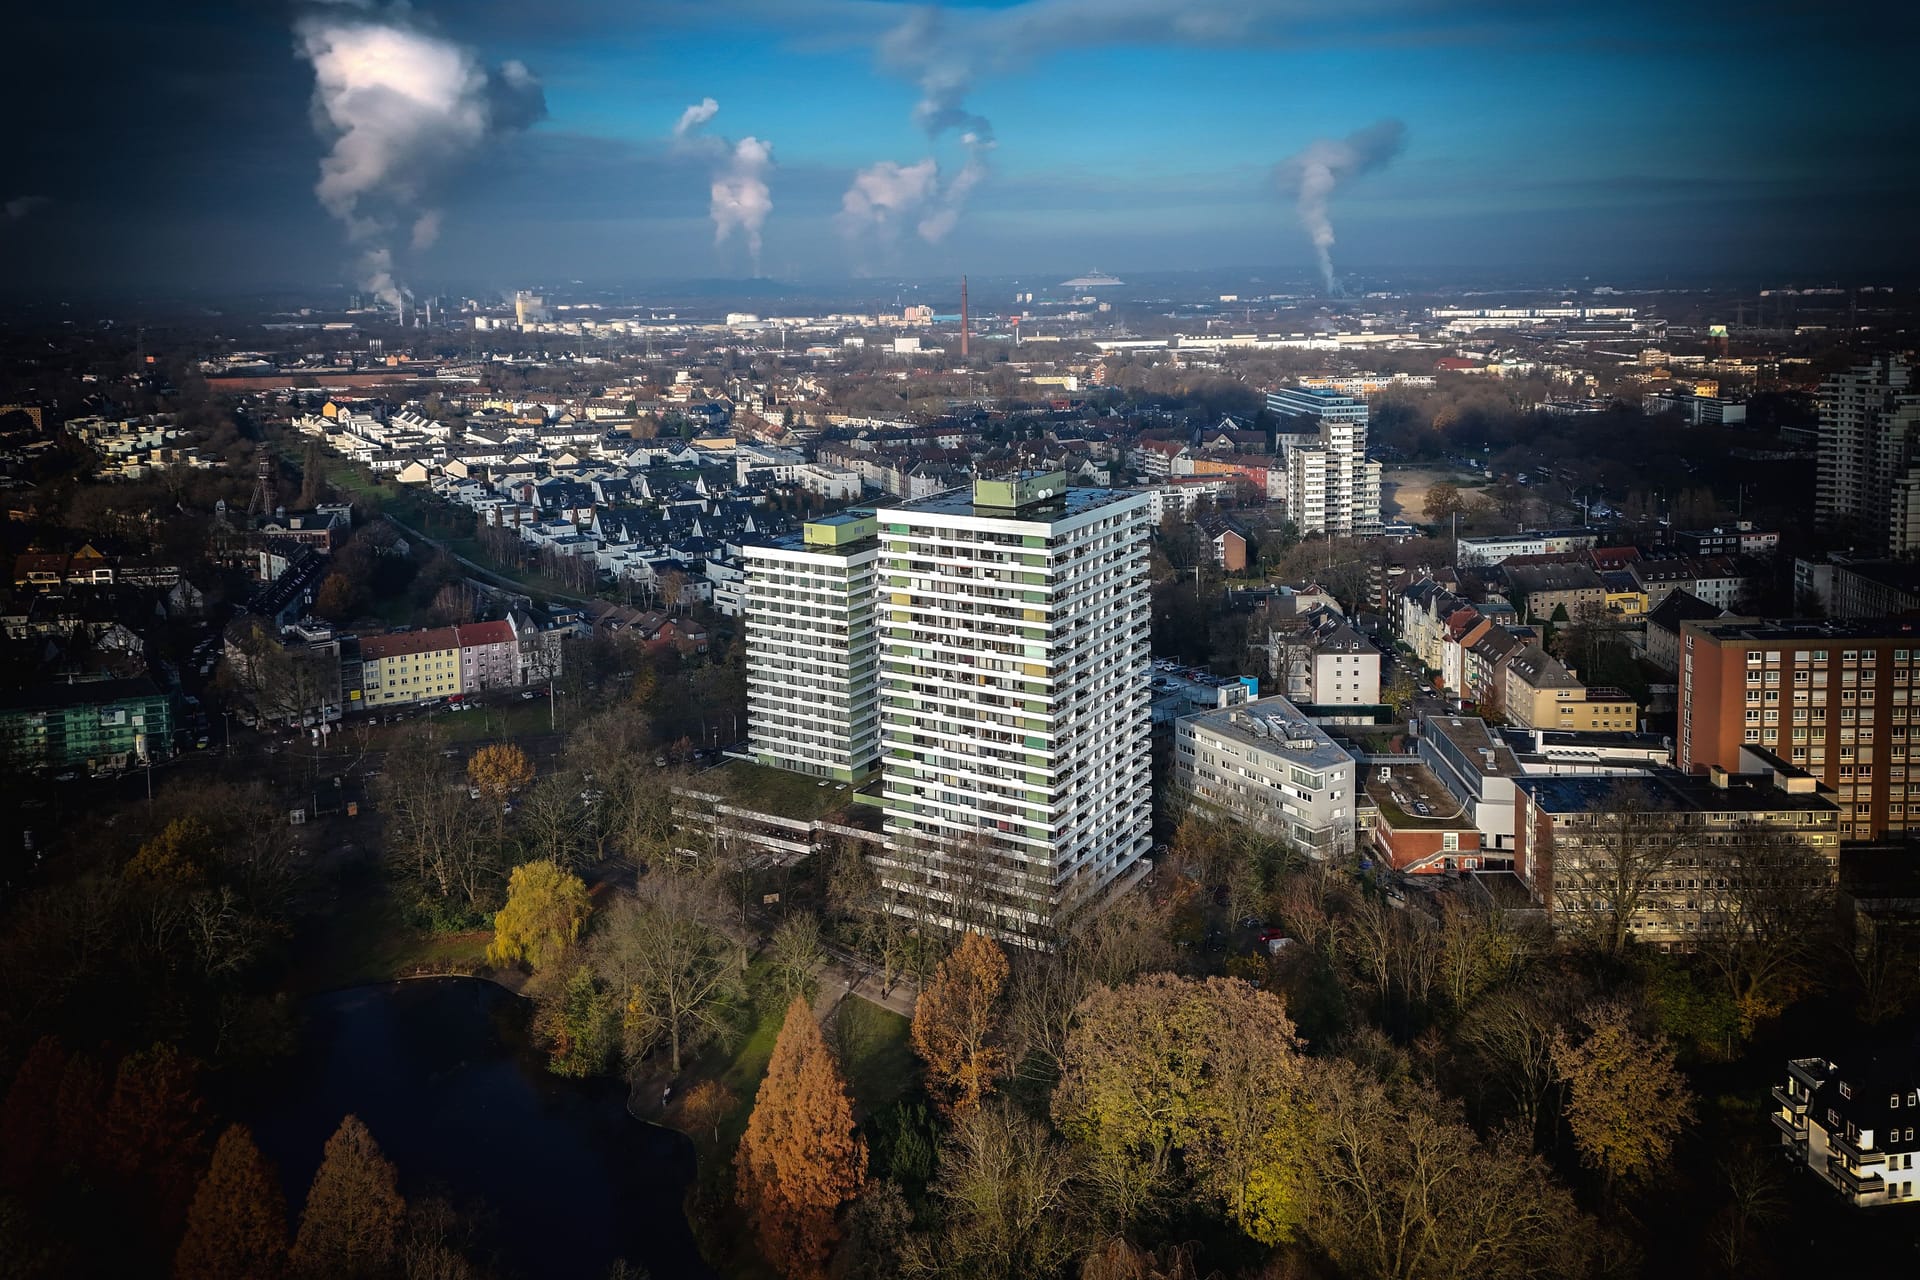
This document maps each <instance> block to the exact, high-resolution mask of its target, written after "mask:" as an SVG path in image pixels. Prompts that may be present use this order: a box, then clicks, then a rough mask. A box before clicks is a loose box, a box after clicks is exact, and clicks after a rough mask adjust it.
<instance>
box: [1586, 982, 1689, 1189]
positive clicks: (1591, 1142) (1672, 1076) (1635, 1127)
mask: <svg viewBox="0 0 1920 1280" xmlns="http://www.w3.org/2000/svg"><path fill="white" fill-rule="evenodd" d="M1580 1020H1581V1022H1583V1023H1585V1024H1586V1034H1585V1035H1583V1036H1580V1037H1578V1038H1575V1037H1573V1036H1569V1035H1568V1034H1567V1033H1566V1031H1565V1030H1564V1029H1561V1030H1558V1031H1555V1032H1554V1035H1553V1070H1554V1074H1556V1075H1557V1076H1559V1077H1560V1079H1561V1080H1562V1081H1563V1082H1564V1083H1565V1084H1566V1086H1567V1107H1566V1115H1567V1128H1568V1129H1570V1130H1572V1132H1573V1140H1574V1143H1575V1145H1577V1146H1578V1147H1579V1148H1580V1159H1581V1160H1582V1161H1583V1162H1585V1163H1586V1164H1587V1165H1588V1166H1589V1167H1591V1168H1595V1169H1598V1170H1600V1174H1601V1177H1602V1178H1603V1179H1604V1181H1605V1185H1606V1190H1607V1192H1608V1194H1611V1193H1612V1192H1613V1189H1614V1187H1615V1185H1616V1184H1618V1183H1623V1182H1624V1183H1644V1182H1647V1181H1649V1180H1651V1179H1652V1178H1653V1177H1654V1175H1655V1174H1657V1173H1659V1172H1660V1171H1661V1170H1662V1169H1663V1168H1665V1167H1666V1164H1667V1160H1668V1157H1670V1156H1671V1155H1672V1154H1673V1142H1674V1139H1675V1138H1677V1137H1679V1136H1680V1133H1681V1131H1682V1130H1683V1129H1685V1128H1686V1127H1687V1125H1688V1124H1689V1123H1691V1122H1692V1120H1693V1091H1692V1090H1690V1089H1688V1088H1687V1082H1686V1077H1684V1076H1682V1075H1681V1074H1680V1068H1679V1067H1677V1066H1676V1065H1674V1058H1673V1050H1672V1049H1671V1048H1670V1047H1668V1045H1667V1041H1666V1037H1664V1036H1657V1035H1656V1036H1644V1035H1642V1034H1640V1032H1639V1031H1638V1030H1636V1029H1635V1027H1634V1017H1633V1010H1632V1009H1631V1008H1629V1007H1628V1006H1627V1005H1626V1004H1625V1003H1623V1002H1621V1001H1619V1000H1604V1001H1601V1002H1600V1003H1598V1004H1596V1005H1594V1006H1592V1007H1591V1008H1589V1009H1588V1010H1587V1011H1586V1012H1585V1013H1584V1014H1582V1015H1581V1017H1580Z"/></svg>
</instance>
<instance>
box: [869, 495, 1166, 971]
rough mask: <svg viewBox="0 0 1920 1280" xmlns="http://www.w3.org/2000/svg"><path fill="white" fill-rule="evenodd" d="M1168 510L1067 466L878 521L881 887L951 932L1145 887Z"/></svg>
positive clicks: (1008, 927) (1037, 916)
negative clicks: (1084, 485)
mask: <svg viewBox="0 0 1920 1280" xmlns="http://www.w3.org/2000/svg"><path fill="white" fill-rule="evenodd" d="M1148 506H1149V499H1148V497H1147V495H1145V494H1143V493H1137V492H1129V491H1125V490H1110V489H1076V488H1069V487H1068V486H1067V483H1066V475H1065V473H1064V472H1057V471H1056V472H1048V473H1039V474H1036V473H1031V472H1027V473H1020V474H1016V475H1012V476H1009V477H1006V478H1000V479H984V478H983V479H978V480H976V481H975V482H974V484H973V486H972V488H971V490H968V489H957V490H953V491H950V492H947V493H943V494H939V495H937V496H934V497H930V498H924V499H921V500H919V501H915V502H908V503H903V504H901V505H900V506H897V507H884V508H882V509H880V511H879V512H878V520H879V540H880V547H881V553H880V561H881V562H880V570H879V572H880V579H881V580H880V583H879V591H880V602H879V605H878V616H877V618H876V622H875V626H876V629H877V631H878V633H879V650H880V686H881V687H880V718H879V719H880V748H881V752H882V756H881V761H882V763H881V782H880V794H879V800H880V802H881V804H882V805H884V807H885V810H886V829H887V833H888V836H889V841H890V845H891V848H890V851H889V853H888V854H887V855H886V856H885V857H884V858H883V859H882V865H881V874H882V879H883V881H884V882H885V883H886V884H887V885H888V887H889V888H890V889H891V890H893V891H894V892H895V893H897V894H900V895H902V896H903V897H904V898H905V899H906V900H907V901H908V902H910V903H912V904H913V905H914V906H915V908H916V910H918V911H920V912H924V913H925V914H926V915H927V916H928V917H930V918H931V920H932V921H934V922H937V923H940V924H943V925H946V926H948V927H963V928H964V927H972V928H981V929H987V930H991V931H994V932H998V933H1001V934H1003V935H1007V936H1014V937H1020V936H1034V935H1039V934H1044V932H1045V931H1046V929H1047V927H1048V925H1049V924H1050V923H1051V922H1052V920H1053V918H1054V916H1055V915H1056V914H1057V912H1058V911H1059V910H1060V908H1061V907H1062V906H1063V905H1068V904H1073V903H1078V902H1082V901H1087V900H1091V899H1093V898H1095V897H1098V896H1101V895H1104V894H1105V893H1106V892H1108V891H1109V890H1111V889H1114V888H1116V887H1121V886H1124V885H1125V884H1126V883H1129V882H1130V881H1131V880H1132V879H1133V878H1135V877H1137V876H1138V875H1139V874H1141V873H1143V872H1144V870H1145V864H1144V862H1143V861H1142V859H1143V858H1144V856H1145V855H1146V853H1147V851H1148V848H1149V845H1150V842H1151V838H1152V837H1151V832H1150V822H1151V797H1150V794H1149V781H1148V768H1149V764H1148V730H1149V716H1150V712H1149V707H1148V694H1149V685H1150V675H1149V671H1150V660H1149V656H1148V637H1147V629H1148V570H1147V536H1148V531H1149V528H1150V521H1149V516H1148Z"/></svg>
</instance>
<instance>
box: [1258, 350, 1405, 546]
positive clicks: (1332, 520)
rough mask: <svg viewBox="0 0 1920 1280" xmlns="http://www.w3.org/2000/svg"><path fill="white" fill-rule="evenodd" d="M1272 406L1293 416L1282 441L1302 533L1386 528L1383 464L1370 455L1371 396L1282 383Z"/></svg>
mask: <svg viewBox="0 0 1920 1280" xmlns="http://www.w3.org/2000/svg"><path fill="white" fill-rule="evenodd" d="M1267 408H1268V409H1269V410H1271V411H1272V412H1273V413H1275V414H1277V415H1279V416H1280V417H1281V418H1283V419H1286V420H1287V421H1285V422H1283V423H1282V424H1281V426H1280V429H1279V433H1278V435H1277V436H1276V443H1277V445H1278V450H1279V453H1280V458H1281V465H1282V467H1283V468H1284V469H1285V472H1286V479H1285V486H1284V488H1285V494H1284V497H1283V501H1284V502H1285V504H1286V508H1287V516H1288V518H1289V519H1291V520H1292V521H1293V523H1294V525H1295V526H1296V527H1298V529H1299V530H1300V532H1301V533H1303V534H1306V533H1324V534H1328V535H1334V536H1338V535H1360V536H1370V535H1373V534H1377V533H1379V532H1380V464H1379V463H1377V462H1370V461H1368V459H1367V402H1366V401H1365V400H1359V399H1355V398H1354V397H1352V396H1344V395H1341V394H1340V393H1339V392H1337V391H1332V390H1329V389H1327V388H1324V387H1282V388H1280V389H1279V390H1277V391H1272V392H1269V393H1268V395H1267Z"/></svg>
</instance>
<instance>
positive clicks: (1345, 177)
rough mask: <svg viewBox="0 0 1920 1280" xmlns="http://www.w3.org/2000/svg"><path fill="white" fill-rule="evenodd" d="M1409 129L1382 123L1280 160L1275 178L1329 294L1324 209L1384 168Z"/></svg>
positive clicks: (1328, 224)
mask: <svg viewBox="0 0 1920 1280" xmlns="http://www.w3.org/2000/svg"><path fill="white" fill-rule="evenodd" d="M1406 134H1407V127H1406V126H1405V125H1404V124H1402V123H1400V122H1399V121H1398V120H1380V121H1377V122H1375V123H1373V124H1370V125H1368V126H1367V127H1366V128H1364V129H1361V130H1359V131H1357V132H1354V133H1350V134H1348V135H1347V136H1346V137H1344V138H1319V139H1316V140H1315V141H1313V142H1310V143H1308V144H1307V146H1306V148H1305V149H1304V150H1302V151H1300V152H1298V153H1297V154H1295V155H1291V156H1288V157H1287V158H1286V159H1285V160H1282V161H1281V162H1280V163H1279V164H1278V165H1277V166H1276V167H1275V169H1274V178H1275V180H1276V181H1277V182H1279V184H1280V188H1281V190H1283V191H1286V192H1289V193H1291V194H1292V195H1293V197H1294V201H1295V208H1296V210H1297V211H1298V213H1299V215H1300V225H1301V226H1302V227H1304V228H1306V231H1307V235H1308V236H1309V237H1310V238H1311V239H1312V240H1313V251H1314V254H1315V256H1316V257H1318V258H1319V260H1320V278H1321V279H1322V280H1323V281H1324V282H1325V283H1326V287H1327V292H1328V293H1332V292H1334V290H1335V283H1334V276H1333V221H1332V219H1331V218H1330V216H1329V215H1328V212H1327V206H1328V205H1329V204H1330V203H1331V201H1332V199H1333V193H1334V192H1335V191H1336V190H1338V189H1339V188H1340V187H1342V186H1343V185H1345V184H1346V183H1348V182H1351V181H1352V180H1353V179H1355V178H1358V177H1360V176H1362V175H1363V174H1368V173H1372V172H1373V171H1374V170H1376V169H1381V168H1384V167H1386V165H1387V164H1388V162H1390V161H1391V160H1392V159H1393V158H1394V157H1395V156H1397V155H1399V154H1400V151H1401V148H1402V147H1404V146H1405V145H1406Z"/></svg>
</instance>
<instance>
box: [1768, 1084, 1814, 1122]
mask: <svg viewBox="0 0 1920 1280" xmlns="http://www.w3.org/2000/svg"><path fill="white" fill-rule="evenodd" d="M1767 1092H1768V1093H1770V1094H1772V1095H1773V1100H1774V1101H1775V1102H1777V1103H1779V1104H1780V1105H1781V1106H1783V1107H1785V1108H1786V1109H1787V1110H1789V1111H1791V1112H1793V1114H1794V1115H1795V1116H1796V1117H1799V1116H1804V1115H1806V1114H1807V1095H1806V1094H1804V1093H1788V1092H1787V1091H1786V1090H1785V1089H1782V1088H1781V1087H1780V1086H1779V1085H1775V1086H1773V1088H1771V1089H1769V1090H1767Z"/></svg>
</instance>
